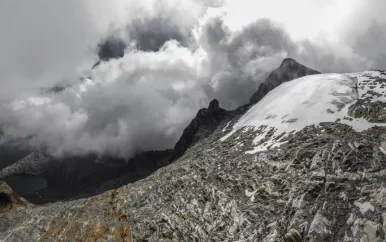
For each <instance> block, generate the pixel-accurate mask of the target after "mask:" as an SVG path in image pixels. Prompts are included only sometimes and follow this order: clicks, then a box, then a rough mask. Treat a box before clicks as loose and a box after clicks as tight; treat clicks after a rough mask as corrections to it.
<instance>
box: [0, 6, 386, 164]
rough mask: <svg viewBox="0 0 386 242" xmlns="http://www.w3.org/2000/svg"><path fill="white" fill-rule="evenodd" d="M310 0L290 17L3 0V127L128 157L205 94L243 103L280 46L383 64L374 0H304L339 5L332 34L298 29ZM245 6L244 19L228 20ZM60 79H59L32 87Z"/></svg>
mask: <svg viewBox="0 0 386 242" xmlns="http://www.w3.org/2000/svg"><path fill="white" fill-rule="evenodd" d="M75 2H76V3H75ZM276 2H277V1H276ZM300 2H302V1H300ZM309 2H310V1H307V3H306V2H304V3H303V4H304V6H303V8H302V6H294V5H293V9H292V11H293V13H291V14H293V15H296V11H298V14H297V15H296V16H300V20H297V21H294V25H292V26H290V25H288V26H286V25H285V24H283V22H282V21H283V20H285V19H286V16H284V15H283V14H282V13H280V12H278V13H277V14H276V15H275V11H273V10H275V9H274V7H276V6H274V5H272V6H271V8H272V9H271V10H272V11H269V10H270V9H269V7H270V6H266V5H264V1H240V2H239V3H236V2H232V1H209V0H208V1H204V0H189V1H184V2H183V3H182V2H181V1H177V0H162V1H153V0H147V1H141V2H139V1H124V0H119V1H116V2H114V4H111V3H110V4H106V3H105V2H104V1H86V0H84V1H65V2H63V1H50V3H49V4H47V3H46V1H34V2H33V3H32V2H29V1H25V2H23V4H21V3H20V2H18V1H13V2H12V3H11V2H9V3H1V4H0V9H1V10H0V29H1V31H2V33H4V36H5V37H4V38H2V39H1V40H0V53H1V55H0V70H1V71H0V84H1V91H0V104H1V110H0V113H1V116H0V124H1V129H2V130H3V132H4V137H6V138H8V139H11V138H20V137H28V142H29V144H30V145H31V146H32V147H44V148H47V149H48V150H49V151H50V152H51V153H52V154H55V155H61V154H63V153H66V152H71V153H75V154H85V153H88V152H95V153H100V154H104V153H109V154H113V155H117V156H122V157H130V156H132V155H134V154H136V153H138V152H141V151H144V150H153V149H165V148H170V147H172V146H173V145H174V144H175V142H176V141H177V140H178V138H179V137H180V135H181V133H182V131H183V128H184V127H185V126H186V125H187V124H188V123H189V122H190V120H191V119H192V118H193V117H194V116H195V114H196V113H197V111H198V110H199V109H200V108H202V107H205V106H207V104H208V103H209V102H210V100H212V99H213V98H217V99H218V100H219V101H220V104H221V106H222V107H225V108H227V109H233V108H236V107H238V106H240V105H243V104H245V103H247V102H248V100H249V98H250V97H251V96H252V94H253V93H254V92H255V90H256V89H257V87H258V85H259V84H260V83H261V82H262V81H263V80H264V79H265V77H266V76H267V75H268V74H269V72H270V71H272V70H273V69H274V68H276V67H277V66H278V65H279V64H280V62H281V61H282V60H283V59H284V58H285V57H292V58H295V59H296V60H298V61H299V62H300V63H302V64H305V65H307V66H309V67H311V68H314V69H316V70H319V71H322V72H352V71H362V70H365V69H368V68H378V69H386V56H385V53H386V49H385V48H386V47H384V45H383V43H385V41H386V32H385V31H383V29H385V27H386V26H385V25H386V21H385V18H384V17H383V15H380V14H374V13H376V11H379V10H378V9H380V7H379V3H378V2H377V1H359V0H355V1H352V2H350V3H351V4H350V3H347V4H346V5H344V1H332V2H331V3H326V1H324V4H323V6H319V5H318V4H321V2H320V1H316V0H314V1H311V2H314V5H315V6H319V8H323V9H326V11H327V10H328V11H332V10H334V9H335V8H338V7H339V8H341V7H342V6H344V7H346V8H347V13H346V14H345V15H344V16H343V17H344V18H343V17H342V16H339V18H343V19H339V18H338V19H337V20H336V21H338V20H339V21H338V22H337V23H336V25H337V28H336V30H337V31H335V32H331V35H332V36H333V37H331V38H330V37H328V36H330V35H325V36H323V35H322V36H320V35H319V36H318V37H315V35H311V34H310V36H309V37H307V36H305V37H304V36H303V37H299V36H298V35H297V33H298V32H297V31H296V29H294V26H298V25H300V26H299V28H302V27H304V29H305V30H307V29H312V28H308V27H307V26H301V24H302V23H303V22H304V23H307V24H310V23H309V22H311V23H312V21H314V20H312V19H301V16H302V15H300V13H301V12H304V11H309V12H310V13H313V12H312V11H316V10H315V9H316V8H315V6H314V5H312V7H307V6H308V5H307V4H309ZM327 2H328V1H327ZM336 2H339V4H337V3H336ZM342 2H343V3H342ZM97 3H98V4H100V5H97ZM281 3H282V4H285V3H284V2H283V1H281ZM354 3H355V4H354ZM235 4H238V5H235ZM259 4H260V6H261V7H262V9H263V10H264V11H262V12H264V13H269V14H268V15H267V16H264V15H263V14H259V12H258V11H257V12H258V13H256V16H254V15H253V13H252V15H251V16H252V17H248V16H247V14H246V13H247V12H246V10H245V9H253V8H255V9H257V7H258V6H259ZM275 4H280V1H278V3H275ZM1 5H3V6H1ZM264 7H265V8H267V9H264ZM289 7H290V6H289ZM385 7H386V6H385ZM63 9H66V10H67V11H63ZM238 12H239V13H238ZM15 13H19V14H18V16H19V17H18V18H17V19H15V16H16V15H15ZM244 13H245V15H246V17H245V19H247V21H246V22H243V23H241V24H235V23H236V22H237V21H235V20H234V16H237V14H239V17H240V16H243V14H244ZM316 13H318V14H319V15H321V14H320V13H319V12H315V14H316ZM280 14H281V15H280ZM305 16H308V15H307V14H305ZM321 16H322V15H321ZM369 16H372V18H369ZM289 17H291V16H290V15H289V16H288V18H289ZM321 18H322V17H321ZM10 20H13V21H10ZM301 20H303V22H302V21H301ZM362 20H363V21H362ZM307 21H308V22H307ZM315 21H316V20H315ZM322 22H323V21H321V20H320V19H319V20H318V21H316V22H315V23H319V24H320V23H322ZM289 23H291V22H289ZM346 23H350V24H346ZM326 26H329V25H328V23H326ZM326 26H321V28H320V29H321V31H322V32H323V31H324V30H325V29H328V28H327V27H326ZM339 26H343V27H339ZM315 28H316V29H317V28H318V25H315ZM312 31H315V30H312ZM299 33H300V32H299ZM337 33H338V34H337ZM98 60H99V64H98V65H96V66H95V67H94V68H92V66H93V65H94V64H95V63H96V62H97V61H98ZM58 83H59V84H60V85H63V86H64V87H66V88H60V92H59V91H58V92H42V91H41V88H42V87H51V86H54V85H59V84H58ZM57 90H59V89H57ZM3 139H4V138H3Z"/></svg>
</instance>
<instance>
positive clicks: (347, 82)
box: [221, 71, 386, 154]
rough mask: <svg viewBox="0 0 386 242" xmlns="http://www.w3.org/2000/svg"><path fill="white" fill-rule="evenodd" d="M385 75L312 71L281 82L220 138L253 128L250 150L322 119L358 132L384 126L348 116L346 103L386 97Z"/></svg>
mask: <svg viewBox="0 0 386 242" xmlns="http://www.w3.org/2000/svg"><path fill="white" fill-rule="evenodd" d="M384 78H386V75H384V74H382V72H379V71H365V72H361V73H349V74H320V75H311V76H305V77H302V78H299V79H296V80H293V81H290V82H287V83H284V84H282V85H280V86H279V87H277V88H275V89H274V90H272V91H271V92H269V93H268V94H267V95H266V96H265V97H264V98H263V99H262V100H261V101H260V102H258V103H257V104H255V105H254V106H253V107H252V108H251V109H250V110H249V111H248V112H247V113H246V114H245V115H244V116H242V117H241V118H240V119H239V120H238V122H237V123H236V124H235V125H234V126H233V130H232V131H231V132H230V133H228V134H227V135H225V136H224V137H223V138H222V139H221V140H222V141H223V140H225V139H227V138H228V137H230V136H231V135H233V134H234V133H235V132H236V131H238V130H240V129H254V131H256V133H257V136H256V137H255V139H254V141H253V142H254V144H255V145H256V146H255V149H254V150H251V151H248V152H247V153H251V154H253V153H256V152H259V151H264V150H267V149H268V148H273V147H277V146H279V145H280V144H282V143H283V138H285V137H287V136H288V135H289V134H291V133H294V132H297V131H300V130H302V129H303V128H305V127H306V126H309V125H318V124H320V123H322V122H340V123H344V124H348V125H350V126H351V127H352V128H353V129H354V130H356V131H358V132H360V131H363V130H366V129H369V128H371V127H373V126H376V125H380V126H381V125H382V126H384V125H385V124H377V123H370V122H368V121H367V120H366V119H362V118H351V117H349V116H348V109H349V107H350V106H351V105H352V104H354V103H355V102H356V101H357V100H358V99H364V100H366V101H368V102H374V101H386V97H385V92H386V80H385V79H384ZM272 132H273V135H272V136H270V134H272ZM267 134H268V135H267ZM266 136H267V137H266Z"/></svg>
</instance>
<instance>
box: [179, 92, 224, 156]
mask: <svg viewBox="0 0 386 242" xmlns="http://www.w3.org/2000/svg"><path fill="white" fill-rule="evenodd" d="M227 113H228V112H227V111H226V110H225V109H222V108H221V107H220V104H219V102H218V101H217V100H216V99H214V100H212V101H211V102H210V103H209V107H208V108H202V109H200V110H199V111H198V113H197V115H196V117H195V118H194V119H193V120H192V121H191V122H190V124H189V125H188V126H187V127H186V128H185V130H184V132H183V134H182V136H181V138H180V139H179V140H178V142H177V143H176V145H175V146H174V151H173V153H174V156H173V159H177V158H179V157H181V156H182V155H183V154H184V153H185V151H186V150H187V149H188V148H189V147H190V146H192V145H194V144H195V143H196V142H197V141H199V140H202V139H204V138H206V137H208V136H209V135H210V134H212V133H213V131H215V130H216V129H217V127H218V125H219V124H220V122H221V121H222V120H223V119H224V118H225V117H226V115H227Z"/></svg>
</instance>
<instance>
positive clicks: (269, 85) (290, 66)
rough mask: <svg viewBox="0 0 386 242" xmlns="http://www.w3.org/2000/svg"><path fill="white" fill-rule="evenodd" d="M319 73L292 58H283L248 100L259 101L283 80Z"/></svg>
mask: <svg viewBox="0 0 386 242" xmlns="http://www.w3.org/2000/svg"><path fill="white" fill-rule="evenodd" d="M314 74H321V73H320V72H319V71H316V70H313V69H311V68H308V67H306V66H304V65H302V64H300V63H298V62H297V61H296V60H294V59H292V58H285V59H284V60H283V61H282V63H281V65H280V66H279V67H278V68H277V69H275V70H274V71H272V72H271V74H269V76H268V77H267V79H265V81H264V82H263V83H262V84H261V85H260V86H259V88H258V89H257V91H256V92H255V93H254V94H253V95H252V97H251V99H250V102H251V103H257V102H259V101H260V100H261V99H262V98H263V97H264V96H265V95H266V94H267V93H268V92H270V91H271V90H273V89H274V88H276V87H278V86H279V85H280V84H282V83H283V82H288V81H291V80H294V79H297V78H300V77H303V76H308V75H314Z"/></svg>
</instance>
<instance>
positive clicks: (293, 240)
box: [284, 229, 303, 242]
mask: <svg viewBox="0 0 386 242" xmlns="http://www.w3.org/2000/svg"><path fill="white" fill-rule="evenodd" d="M302 241H303V240H302V236H301V235H300V233H299V231H297V230H296V229H291V230H290V231H288V233H286V235H284V242H302Z"/></svg>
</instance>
